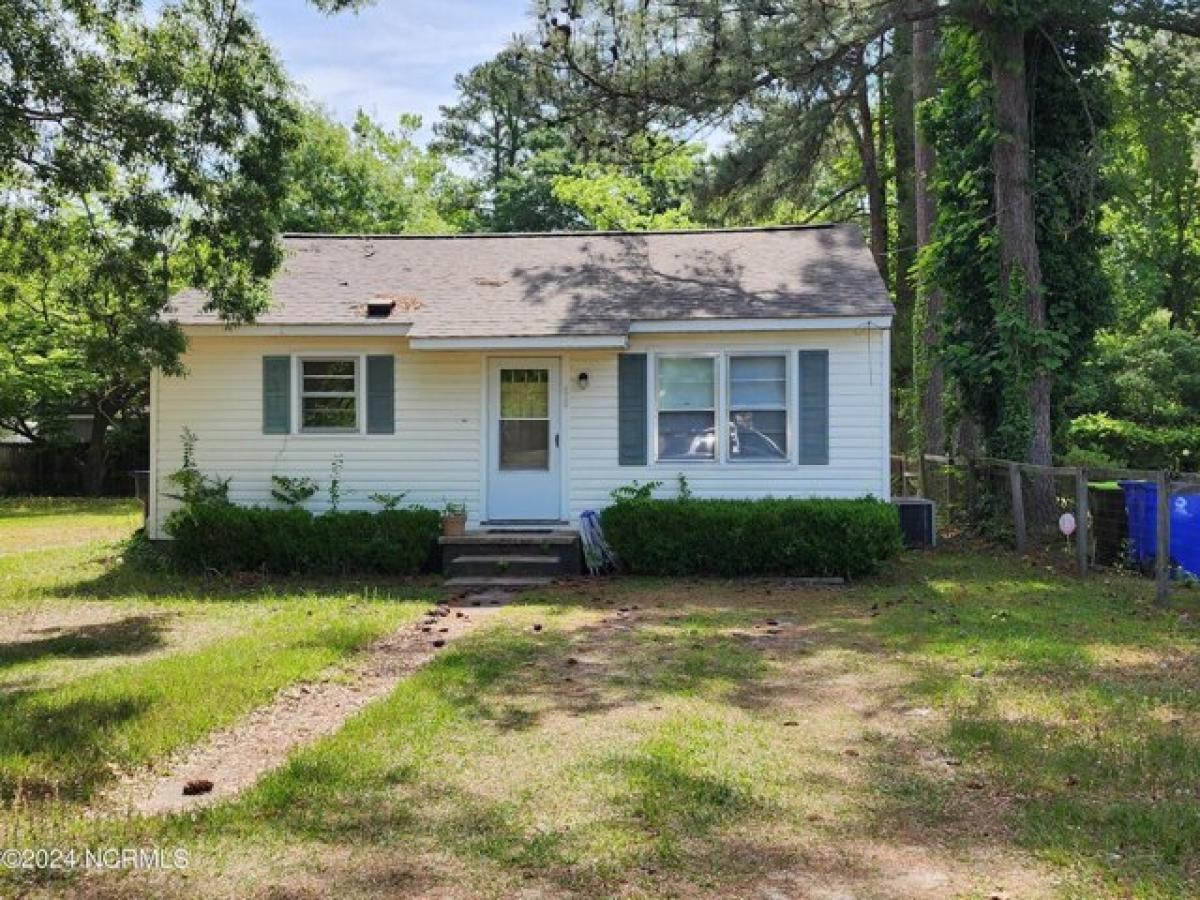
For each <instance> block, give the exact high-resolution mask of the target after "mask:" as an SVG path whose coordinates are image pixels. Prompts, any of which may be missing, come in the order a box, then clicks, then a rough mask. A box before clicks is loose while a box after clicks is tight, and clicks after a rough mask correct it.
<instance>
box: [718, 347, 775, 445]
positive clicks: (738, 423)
mask: <svg viewBox="0 0 1200 900" xmlns="http://www.w3.org/2000/svg"><path fill="white" fill-rule="evenodd" d="M787 362H788V358H787V356H785V355H784V354H782V353H780V354H754V355H747V356H730V357H729V367H728V378H729V385H728V394H727V398H728V402H727V408H728V410H729V459H730V461H732V462H736V461H742V460H750V461H759V460H786V459H787V458H788V412H787V410H788V402H787V398H788V387H787V384H788V378H787Z"/></svg>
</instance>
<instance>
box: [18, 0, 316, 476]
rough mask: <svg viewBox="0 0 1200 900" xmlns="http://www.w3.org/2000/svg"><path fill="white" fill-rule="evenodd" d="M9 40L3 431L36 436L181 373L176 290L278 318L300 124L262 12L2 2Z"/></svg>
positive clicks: (230, 309)
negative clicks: (283, 229) (275, 309)
mask: <svg viewBox="0 0 1200 900" xmlns="http://www.w3.org/2000/svg"><path fill="white" fill-rule="evenodd" d="M0 46H2V47H3V51H0V59H2V62H0V70H2V71H3V76H2V78H0V80H2V81H3V82H4V91H3V94H4V96H3V100H2V101H0V190H3V191H4V197H5V202H4V204H2V205H0V427H6V428H11V429H13V430H16V431H19V432H21V433H25V434H27V435H29V436H33V437H35V438H37V439H40V438H41V434H42V432H43V430H45V431H47V432H54V431H56V430H61V424H62V422H63V421H64V420H65V418H66V416H67V415H68V414H69V413H70V412H73V411H75V409H76V408H77V407H79V406H83V407H84V408H86V410H87V411H88V412H90V413H92V414H93V416H94V417H95V420H96V421H98V422H100V423H107V422H109V421H113V420H116V419H119V418H120V417H121V416H122V415H125V414H126V413H128V412H130V411H135V410H137V409H139V408H140V407H142V406H144V404H145V399H146V385H147V384H148V382H149V373H150V370H151V369H152V368H153V367H158V368H160V369H162V370H163V371H164V372H166V373H168V374H176V373H178V372H179V365H178V358H179V355H180V353H181V352H182V351H183V346H184V345H183V338H182V335H181V334H180V333H179V330H178V329H177V328H175V327H174V326H173V325H171V324H170V323H169V322H168V321H166V318H165V317H163V316H162V313H163V312H164V310H165V308H166V306H167V303H168V300H169V299H170V297H171V296H172V295H173V294H174V293H175V292H176V291H178V290H179V289H181V288H184V287H192V288H196V289H200V290H203V291H205V292H206V294H207V296H208V298H209V305H210V307H211V308H212V309H213V310H215V311H216V312H217V313H218V314H219V315H220V316H221V317H222V318H223V319H226V320H228V321H232V322H242V321H247V320H249V319H252V318H253V317H254V316H255V315H256V314H257V313H258V312H260V311H261V310H263V309H264V308H265V307H266V303H267V299H268V298H267V290H266V283H267V279H268V278H269V276H270V275H271V274H272V273H273V271H274V270H275V268H276V266H277V265H278V263H279V261H280V254H281V251H280V248H279V244H278V241H277V240H276V230H277V221H276V217H275V214H276V211H277V209H278V206H279V202H280V199H281V196H282V193H283V174H282V172H283V165H282V161H283V158H284V155H285V153H286V151H287V149H288V147H289V146H290V145H291V143H292V140H293V139H294V134H295V132H294V127H293V126H294V122H295V116H294V110H293V107H292V105H291V102H290V98H289V92H290V88H289V85H288V84H287V80H286V78H285V76H284V74H283V72H282V70H281V68H280V67H279V65H278V63H277V61H276V60H275V58H274V56H273V55H272V53H271V50H270V48H269V47H268V46H267V45H266V43H265V42H264V41H263V40H262V38H261V37H260V35H259V34H258V32H257V30H256V28H255V25H254V21H253V19H252V18H251V17H250V14H249V12H248V11H247V10H245V9H244V8H238V7H236V6H234V5H231V4H229V3H225V2H221V0H170V2H166V3H163V4H161V5H159V6H157V7H156V11H155V13H154V14H153V15H150V14H148V13H143V10H142V4H141V3H139V2H119V3H107V2H104V3H101V2H96V0H78V2H74V0H72V2H67V0H47V2H37V3H29V2H16V3H5V4H2V5H0ZM34 422H36V423H37V427H36V428H34V427H33V426H32V425H31V423H34ZM104 437H105V434H104V430H103V429H100V430H99V431H98V432H97V433H96V434H95V436H94V438H93V441H92V446H91V451H92V452H91V453H89V466H88V481H89V488H92V489H96V488H98V485H99V483H100V481H101V480H102V478H103V463H104V460H105V448H104V446H103V440H104Z"/></svg>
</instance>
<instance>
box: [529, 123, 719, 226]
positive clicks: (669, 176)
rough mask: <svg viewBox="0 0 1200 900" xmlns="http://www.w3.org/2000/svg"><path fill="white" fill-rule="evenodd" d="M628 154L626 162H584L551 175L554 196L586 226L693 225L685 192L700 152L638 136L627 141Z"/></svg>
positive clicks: (691, 184)
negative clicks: (657, 145) (629, 161)
mask: <svg viewBox="0 0 1200 900" xmlns="http://www.w3.org/2000/svg"><path fill="white" fill-rule="evenodd" d="M659 143H662V142H659ZM629 150H630V153H631V155H632V159H633V162H631V163H628V164H625V165H618V164H616V163H602V162H593V163H585V164H583V165H579V166H572V167H570V168H569V169H568V171H567V173H566V174H562V175H556V176H554V178H553V179H552V187H551V192H552V194H553V196H554V198H555V199H556V200H558V201H559V202H560V203H562V204H563V205H565V206H567V207H569V208H572V209H574V210H577V211H578V215H579V216H580V217H581V218H582V219H583V220H584V222H585V223H586V227H588V228H595V229H600V230H603V231H649V230H663V229H666V230H670V229H680V228H692V227H695V224H696V223H695V222H694V221H693V219H692V202H691V199H690V197H689V194H690V192H691V190H692V189H693V187H694V185H695V182H696V179H697V176H698V172H699V155H700V151H701V148H700V147H698V146H696V145H694V144H675V145H671V144H669V143H668V145H667V147H665V148H658V147H656V146H655V142H653V141H651V140H650V139H649V138H648V137H646V136H642V137H640V138H636V139H634V140H632V141H630V148H629Z"/></svg>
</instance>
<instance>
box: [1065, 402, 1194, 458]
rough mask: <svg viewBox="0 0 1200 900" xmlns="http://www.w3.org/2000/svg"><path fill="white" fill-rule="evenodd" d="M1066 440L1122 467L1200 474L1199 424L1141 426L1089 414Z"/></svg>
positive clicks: (1077, 419)
mask: <svg viewBox="0 0 1200 900" xmlns="http://www.w3.org/2000/svg"><path fill="white" fill-rule="evenodd" d="M1067 440H1068V442H1069V443H1070V445H1071V446H1072V447H1073V448H1077V449H1078V450H1081V451H1086V452H1091V453H1096V454H1099V455H1101V456H1102V457H1103V458H1106V459H1109V460H1112V461H1114V462H1115V463H1117V464H1118V465H1119V466H1132V467H1134V468H1137V469H1164V468H1165V469H1174V470H1176V471H1183V472H1195V471H1200V423H1194V424H1190V425H1178V426H1167V425H1160V426H1154V425H1142V424H1140V423H1138V422H1131V421H1129V420H1128V419H1115V418H1113V417H1111V416H1108V415H1106V414H1104V413H1088V414H1085V415H1082V416H1076V417H1075V418H1074V419H1072V420H1071V424H1070V425H1069V426H1068V427H1067Z"/></svg>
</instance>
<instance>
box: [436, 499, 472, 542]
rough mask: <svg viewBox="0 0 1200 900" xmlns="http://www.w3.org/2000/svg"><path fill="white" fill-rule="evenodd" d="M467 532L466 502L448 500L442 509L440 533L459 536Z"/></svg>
mask: <svg viewBox="0 0 1200 900" xmlns="http://www.w3.org/2000/svg"><path fill="white" fill-rule="evenodd" d="M466 533H467V504H465V503H461V502H459V501H457V500H450V501H448V502H447V503H446V506H445V507H444V508H443V509H442V534H443V535H445V536H446V537H461V536H462V535H464V534H466Z"/></svg>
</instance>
